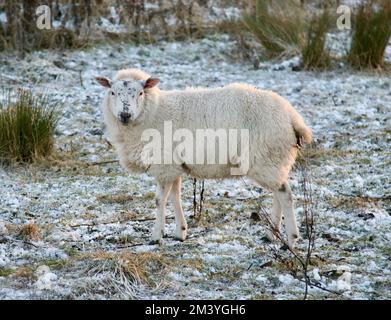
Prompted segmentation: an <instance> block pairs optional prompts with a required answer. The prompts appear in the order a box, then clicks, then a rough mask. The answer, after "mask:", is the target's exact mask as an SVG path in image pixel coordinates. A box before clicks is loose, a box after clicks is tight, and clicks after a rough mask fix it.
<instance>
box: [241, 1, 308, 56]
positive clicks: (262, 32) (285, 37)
mask: <svg viewBox="0 0 391 320" xmlns="http://www.w3.org/2000/svg"><path fill="white" fill-rule="evenodd" d="M252 11H253V12H251V13H245V14H244V15H243V22H244V24H245V25H246V27H247V28H248V30H249V31H250V32H251V33H252V34H253V35H254V36H255V38H256V39H257V40H258V41H259V42H261V43H262V45H263V47H264V48H265V53H266V55H267V56H268V57H276V56H281V55H294V54H298V53H299V52H300V48H302V47H303V46H304V41H305V18H304V11H303V10H302V8H301V7H299V6H297V5H296V2H295V1H293V0H287V1H282V0H278V1H270V0H256V1H255V8H254V9H253V10H252Z"/></svg>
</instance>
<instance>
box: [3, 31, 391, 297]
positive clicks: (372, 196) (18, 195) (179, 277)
mask: <svg viewBox="0 0 391 320" xmlns="http://www.w3.org/2000/svg"><path fill="white" fill-rule="evenodd" d="M334 38H335V39H334ZM334 38H333V39H334V41H337V40H338V39H339V38H340V37H338V36H335V37H334ZM342 38H344V37H342ZM333 39H331V40H333ZM336 39H337V40H336ZM333 47H335V48H337V49H338V48H339V47H343V46H341V45H338V44H335V45H334V46H333ZM235 50H237V49H236V44H235V43H234V42H233V41H231V40H230V38H228V37H226V36H219V37H210V38H207V39H203V40H197V41H186V42H174V43H165V42H163V43H158V44H154V45H141V46H133V45H128V44H126V45H125V44H116V45H111V46H108V45H107V46H100V47H96V48H92V49H88V50H84V51H72V52H64V53H53V52H35V53H32V54H30V55H27V57H26V59H24V60H19V59H17V58H15V57H13V56H6V55H2V56H0V81H1V84H2V85H5V84H7V85H8V86H13V87H21V86H22V87H27V88H30V89H32V90H33V91H34V92H35V93H48V94H50V96H51V97H52V98H53V99H56V100H58V101H60V102H62V103H63V107H62V117H61V120H60V123H59V125H58V129H57V131H56V148H57V150H58V154H57V155H56V157H55V159H53V160H50V161H48V162H47V163H45V162H44V163H39V164H35V165H28V166H18V167H14V166H11V167H3V168H0V299H14V298H18V299H31V298H32V299H45V298H55V299H69V298H72V299H114V298H147V299H163V298H164V299H182V298H190V299H207V298H218V299H219V298H228V299H295V298H302V297H303V292H304V283H303V282H302V281H300V277H296V276H295V274H294V273H292V272H291V270H290V268H288V267H287V266H286V265H285V264H283V263H281V262H279V261H278V260H275V259H274V257H273V254H272V252H274V251H275V250H276V251H277V252H278V251H282V250H280V249H279V247H280V245H275V244H272V245H270V244H268V243H266V242H265V241H264V240H263V237H264V236H265V228H264V226H262V224H260V223H259V222H257V221H254V220H253V219H250V216H251V213H252V212H254V211H257V210H258V203H261V204H262V205H263V206H264V207H265V208H267V209H268V210H270V206H271V195H270V194H269V193H268V192H266V191H265V190H262V189H261V188H258V187H256V186H254V185H252V184H251V183H250V182H249V181H243V180H236V181H230V180H228V181H223V182H222V181H213V180H209V181H206V182H205V203H204V210H203V213H202V214H201V216H199V217H197V218H191V215H192V214H193V182H192V180H190V179H185V180H184V183H183V188H184V190H183V197H182V198H183V204H184V210H185V214H186V216H187V219H188V222H189V239H188V240H186V241H185V242H183V243H180V242H178V241H176V240H174V239H173V238H172V235H173V234H174V230H175V226H174V221H173V219H172V214H169V217H168V222H169V225H168V230H167V233H168V237H166V238H165V239H164V241H163V245H161V246H157V245H154V246H150V245H148V241H149V236H150V234H149V232H150V230H151V229H152V225H153V221H152V220H151V218H153V217H154V215H155V200H154V191H155V190H154V185H155V184H154V181H153V180H152V178H150V177H148V176H147V175H132V174H129V173H126V172H124V171H123V170H122V169H121V168H120V167H119V165H118V163H115V162H113V163H106V164H104V163H101V164H99V165H97V164H96V162H104V161H110V160H115V153H114V151H113V150H112V149H111V147H110V145H109V144H108V143H107V142H106V140H105V138H104V135H103V127H102V121H101V114H100V110H99V103H100V101H101V99H102V95H103V91H102V90H101V88H100V87H99V85H98V84H96V83H95V82H94V77H95V76H97V75H104V76H108V77H111V76H113V73H114V72H115V71H116V70H118V69H121V68H125V67H136V68H141V69H144V70H146V71H148V72H149V73H150V74H153V75H156V76H159V77H160V78H161V84H160V86H161V87H162V88H164V89H174V88H184V87H185V86H188V85H194V86H208V87H217V86H221V85H224V84H227V83H229V82H245V83H249V84H252V85H255V86H258V87H261V88H264V89H271V90H274V91H276V92H278V93H279V94H281V95H282V96H284V97H286V98H287V99H288V100H289V101H290V102H292V104H293V105H294V106H295V107H296V108H297V109H298V110H299V111H300V113H301V114H302V115H303V117H304V118H305V119H306V122H307V123H308V125H309V126H310V127H311V128H312V130H313V134H314V138H315V144H314V146H313V147H312V148H311V149H307V151H306V154H307V157H308V161H309V169H310V172H311V177H312V189H313V200H314V208H315V214H316V235H317V239H316V246H315V249H314V252H313V257H312V261H311V265H310V268H309V275H310V277H311V279H312V280H313V281H314V282H319V283H320V284H321V285H322V286H323V287H325V288H327V289H328V290H330V291H334V292H335V293H332V292H327V291H323V290H320V289H316V288H310V291H309V297H310V298H313V299H325V298H328V299H331V298H333V299H387V298H388V299H391V290H390V288H391V246H390V243H391V205H390V203H391V192H390V190H391V185H390V166H391V161H390V159H391V154H390V143H391V131H390V128H391V110H390V108H391V81H390V77H389V75H386V74H377V73H374V72H371V73H358V72H357V73H356V72H354V71H351V70H348V69H347V68H346V67H344V68H341V69H337V70H333V71H328V72H322V73H312V72H294V71H292V67H293V66H294V65H295V64H296V63H297V60H298V59H293V60H289V61H285V62H273V63H272V62H265V63H262V64H261V68H260V69H259V70H254V69H253V65H252V64H250V63H248V62H245V61H238V60H237V59H234V53H235ZM387 52H388V57H387V58H388V59H389V58H390V50H388V51H387ZM300 179H301V176H300V171H299V170H294V171H293V173H292V177H291V181H290V183H291V186H292V189H293V192H294V194H295V198H296V208H297V213H298V221H299V225H300V221H302V219H303V216H302V212H303V210H302V204H303V202H302V200H303V194H302V192H301V189H300ZM169 211H170V212H172V211H171V210H169ZM29 223H30V224H31V225H30V227H25V228H30V229H28V230H27V231H29V232H26V230H24V231H23V230H21V226H23V225H28V224H29ZM301 232H302V234H303V233H304V225H303V224H302V225H301ZM272 248H274V250H272ZM305 249H306V242H305V240H301V241H300V242H299V243H298V249H297V250H298V252H304V250H305ZM284 254H286V253H284ZM137 268H139V269H140V270H139V271H138V272H135V270H136V271H137ZM135 274H137V276H135Z"/></svg>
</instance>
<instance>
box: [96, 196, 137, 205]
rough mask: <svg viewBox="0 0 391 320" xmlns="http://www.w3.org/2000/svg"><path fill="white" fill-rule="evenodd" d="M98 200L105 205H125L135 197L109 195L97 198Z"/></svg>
mask: <svg viewBox="0 0 391 320" xmlns="http://www.w3.org/2000/svg"><path fill="white" fill-rule="evenodd" d="M97 200H98V201H100V202H103V203H107V204H112V203H120V204H125V203H127V202H129V201H132V200H133V197H132V196H131V195H129V194H108V195H101V196H98V197H97Z"/></svg>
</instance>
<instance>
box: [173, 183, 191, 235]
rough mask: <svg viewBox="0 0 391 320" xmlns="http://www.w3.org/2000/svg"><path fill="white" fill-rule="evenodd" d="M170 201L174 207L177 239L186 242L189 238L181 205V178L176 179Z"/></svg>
mask: <svg viewBox="0 0 391 320" xmlns="http://www.w3.org/2000/svg"><path fill="white" fill-rule="evenodd" d="M170 200H171V202H172V204H173V205H174V214H175V223H176V229H175V238H176V239H178V240H181V241H184V240H185V239H186V237H187V223H186V219H185V216H184V214H183V210H182V205H181V177H178V178H176V179H175V181H174V183H173V185H172V189H171V194H170Z"/></svg>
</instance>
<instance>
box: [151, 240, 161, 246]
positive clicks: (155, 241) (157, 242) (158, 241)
mask: <svg viewBox="0 0 391 320" xmlns="http://www.w3.org/2000/svg"><path fill="white" fill-rule="evenodd" d="M148 244H149V245H150V246H153V245H155V244H159V245H160V244H162V241H161V240H151V241H149V243H148Z"/></svg>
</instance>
